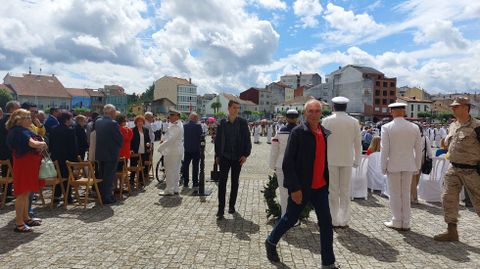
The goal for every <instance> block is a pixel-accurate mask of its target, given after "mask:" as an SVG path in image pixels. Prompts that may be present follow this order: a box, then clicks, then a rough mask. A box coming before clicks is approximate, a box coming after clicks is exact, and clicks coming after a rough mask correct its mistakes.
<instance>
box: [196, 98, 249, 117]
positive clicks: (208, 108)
mask: <svg viewBox="0 0 480 269" xmlns="http://www.w3.org/2000/svg"><path fill="white" fill-rule="evenodd" d="M230 100H234V101H236V102H238V103H239V104H240V112H239V115H241V116H245V115H246V114H245V111H252V112H253V111H258V105H256V104H255V103H254V102H252V101H248V100H242V99H240V97H238V96H236V95H233V94H230V93H221V94H219V95H218V96H217V97H215V98H213V99H212V100H210V101H209V102H208V103H207V104H206V105H205V112H206V113H205V114H206V115H214V114H215V111H214V110H213V108H212V104H213V103H215V102H219V103H220V108H219V109H218V110H217V113H220V112H221V113H224V114H225V115H228V102H229V101H230Z"/></svg>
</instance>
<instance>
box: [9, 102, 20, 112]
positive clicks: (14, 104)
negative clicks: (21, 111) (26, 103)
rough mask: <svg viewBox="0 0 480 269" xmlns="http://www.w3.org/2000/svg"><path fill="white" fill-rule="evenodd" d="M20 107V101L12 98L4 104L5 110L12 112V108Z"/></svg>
mask: <svg viewBox="0 0 480 269" xmlns="http://www.w3.org/2000/svg"><path fill="white" fill-rule="evenodd" d="M15 108H16V109H18V108H20V102H18V101H15V100H12V101H9V102H7V104H6V105H5V112H7V113H12V112H13V110H14V109H15Z"/></svg>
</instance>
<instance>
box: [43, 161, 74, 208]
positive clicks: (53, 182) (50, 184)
mask: <svg viewBox="0 0 480 269" xmlns="http://www.w3.org/2000/svg"><path fill="white" fill-rule="evenodd" d="M53 164H54V165H55V170H56V171H57V177H56V178H49V179H46V180H45V187H51V188H52V196H51V199H50V208H53V206H54V204H55V187H56V186H57V185H58V184H60V190H61V191H62V195H63V196H64V197H65V187H64V186H63V182H65V181H67V180H68V179H67V178H62V174H61V173H60V165H59V164H58V161H53ZM39 195H40V199H41V200H42V204H43V205H45V199H44V196H43V188H42V189H40V191H39Z"/></svg>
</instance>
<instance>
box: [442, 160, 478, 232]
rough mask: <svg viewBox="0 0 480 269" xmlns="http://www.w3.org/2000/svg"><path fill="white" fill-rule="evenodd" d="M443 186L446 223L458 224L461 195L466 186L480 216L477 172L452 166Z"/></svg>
mask: <svg viewBox="0 0 480 269" xmlns="http://www.w3.org/2000/svg"><path fill="white" fill-rule="evenodd" d="M443 185H444V186H443V194H442V205H443V211H444V214H445V222H446V223H457V222H458V210H459V202H460V201H459V195H460V192H461V191H462V187H463V186H464V185H465V189H466V190H467V192H468V195H469V196H470V200H471V201H472V204H473V207H474V208H475V211H476V212H477V215H479V216H480V175H479V174H478V172H477V170H475V169H463V168H456V167H453V166H450V167H449V168H448V171H447V173H446V174H445V181H444V183H443Z"/></svg>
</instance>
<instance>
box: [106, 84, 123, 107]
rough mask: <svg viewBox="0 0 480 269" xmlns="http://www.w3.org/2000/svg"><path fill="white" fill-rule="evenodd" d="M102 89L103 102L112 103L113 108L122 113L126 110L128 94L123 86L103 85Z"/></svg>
mask: <svg viewBox="0 0 480 269" xmlns="http://www.w3.org/2000/svg"><path fill="white" fill-rule="evenodd" d="M102 91H103V93H104V95H105V103H107V104H112V105H114V106H115V108H116V109H117V110H118V111H120V112H122V113H127V112H128V96H127V94H126V93H125V89H124V88H123V87H121V86H118V85H105V86H104V87H103V90H102Z"/></svg>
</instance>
